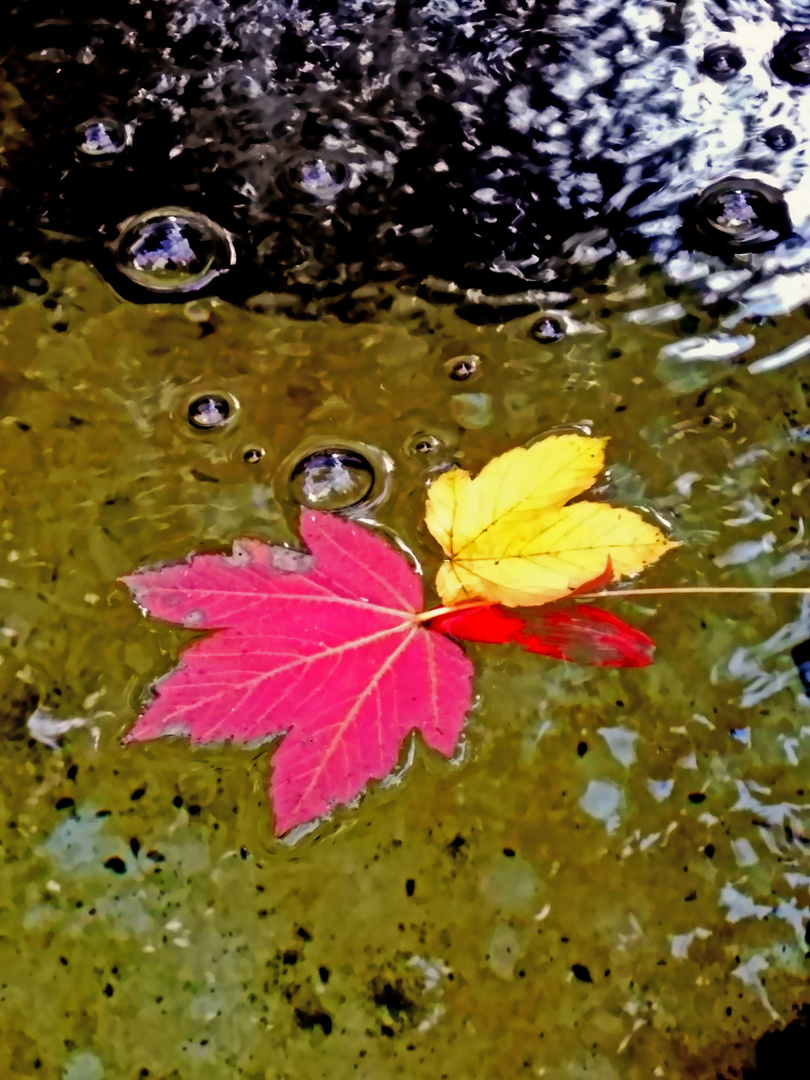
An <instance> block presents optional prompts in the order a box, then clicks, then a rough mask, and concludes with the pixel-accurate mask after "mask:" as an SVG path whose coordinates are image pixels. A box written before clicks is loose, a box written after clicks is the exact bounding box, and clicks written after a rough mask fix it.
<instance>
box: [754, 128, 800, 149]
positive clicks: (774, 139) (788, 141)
mask: <svg viewBox="0 0 810 1080" xmlns="http://www.w3.org/2000/svg"><path fill="white" fill-rule="evenodd" d="M762 138H763V139H764V140H765V143H766V145H767V146H769V147H770V148H771V150H775V151H776V152H777V153H782V152H783V151H785V150H792V149H793V147H794V146H795V145H796V136H795V135H794V134H793V132H792V131H791V130H790V128H786V127H785V126H784V125H783V124H779V125H778V126H777V127H772V128H769V129H768V130H767V131H766V132H765V134H764V135H763V136H762Z"/></svg>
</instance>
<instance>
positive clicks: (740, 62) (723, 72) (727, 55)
mask: <svg viewBox="0 0 810 1080" xmlns="http://www.w3.org/2000/svg"><path fill="white" fill-rule="evenodd" d="M744 67H745V57H744V56H743V54H742V53H741V52H740V50H739V49H738V48H736V47H735V46H734V45H712V46H710V47H709V48H708V49H707V50H706V51H705V52H704V54H703V60H702V61H701V64H700V69H701V71H703V72H705V74H706V75H709V76H710V77H711V78H712V79H714V80H715V82H721V83H724V82H729V81H730V80H731V79H733V78H734V76H735V75H736V74H737V73H738V72H739V71H742V69H743V68H744Z"/></svg>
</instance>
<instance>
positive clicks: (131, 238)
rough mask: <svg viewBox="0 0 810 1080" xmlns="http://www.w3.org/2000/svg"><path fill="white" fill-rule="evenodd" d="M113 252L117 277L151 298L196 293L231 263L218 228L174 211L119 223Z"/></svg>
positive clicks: (201, 218)
mask: <svg viewBox="0 0 810 1080" xmlns="http://www.w3.org/2000/svg"><path fill="white" fill-rule="evenodd" d="M115 248H116V255H117V259H118V268H119V270H120V271H121V273H122V274H124V275H126V277H128V278H129V279H130V281H133V282H135V284H136V285H140V286H141V287H142V288H144V289H148V290H149V291H150V292H154V293H189V292H196V291H198V290H199V289H203V288H205V286H206V285H209V284H210V283H211V282H212V281H213V280H214V278H216V277H217V276H218V275H219V274H222V273H223V272H225V271H226V270H229V269H230V268H231V267H232V266H233V264H234V261H235V253H234V247H233V241H232V239H231V237H230V235H229V234H228V233H227V232H226V231H225V230H224V229H223V228H221V227H220V226H219V225H217V224H216V223H215V222H213V221H211V219H210V218H208V217H206V216H205V214H198V213H195V212H194V211H193V210H183V209H181V208H179V207H174V206H164V207H161V208H160V209H157V210H150V211H149V212H148V213H145V214H140V215H138V216H137V217H134V218H130V219H129V220H128V221H126V222H124V223H123V225H122V226H121V231H120V234H119V238H118V241H117V243H116V245H115Z"/></svg>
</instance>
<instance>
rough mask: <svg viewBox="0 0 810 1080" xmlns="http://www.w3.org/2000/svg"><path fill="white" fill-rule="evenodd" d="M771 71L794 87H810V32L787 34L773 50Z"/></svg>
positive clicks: (797, 31) (798, 31)
mask: <svg viewBox="0 0 810 1080" xmlns="http://www.w3.org/2000/svg"><path fill="white" fill-rule="evenodd" d="M771 71H772V72H773V73H774V75H776V77H777V78H778V79H783V80H784V81H785V82H789V83H793V85H794V86H810V30H794V31H792V32H791V33H789V34H785V36H784V37H783V38H782V40H781V41H780V42H779V43H778V44H777V45H776V48H775V49H774V50H773V56H772V57H771Z"/></svg>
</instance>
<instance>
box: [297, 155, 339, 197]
mask: <svg viewBox="0 0 810 1080" xmlns="http://www.w3.org/2000/svg"><path fill="white" fill-rule="evenodd" d="M294 176H295V182H296V184H297V185H298V187H299V188H300V189H301V190H302V191H303V192H304V193H305V194H306V195H309V196H310V197H311V198H313V199H317V200H318V202H325V203H327V202H334V200H335V199H336V198H337V197H338V195H340V193H341V191H343V189H344V188H345V187H346V183H347V181H348V177H349V173H348V170H347V168H346V166H345V165H343V164H342V163H341V162H340V161H328V160H327V159H326V158H320V157H315V158H308V159H307V160H305V161H301V162H299V163H298V165H297V166H296V168H295V170H294Z"/></svg>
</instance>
